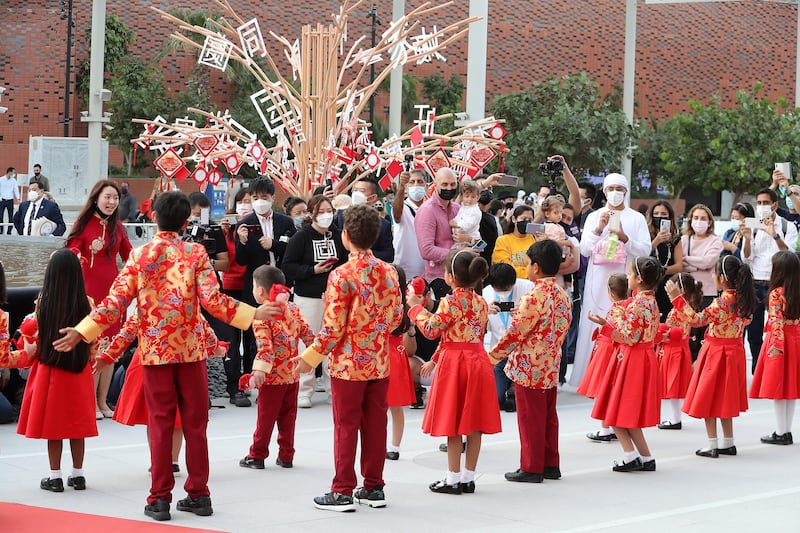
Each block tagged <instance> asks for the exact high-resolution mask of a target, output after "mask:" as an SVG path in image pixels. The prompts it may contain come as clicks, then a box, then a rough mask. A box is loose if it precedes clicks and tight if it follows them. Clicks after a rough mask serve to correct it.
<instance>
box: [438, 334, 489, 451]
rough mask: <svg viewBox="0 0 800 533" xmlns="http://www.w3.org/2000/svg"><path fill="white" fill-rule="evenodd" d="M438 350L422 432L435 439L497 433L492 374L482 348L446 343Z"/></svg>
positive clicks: (465, 344) (469, 344)
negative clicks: (477, 432)
mask: <svg viewBox="0 0 800 533" xmlns="http://www.w3.org/2000/svg"><path fill="white" fill-rule="evenodd" d="M439 350H440V352H439V363H438V364H437V365H436V374H435V376H434V378H433V384H432V385H431V391H430V395H429V397H428V406H427V408H426V409H425V416H424V418H423V419H422V431H424V432H425V433H427V434H429V435H432V436H434V437H453V436H455V435H468V434H470V433H472V432H474V431H480V432H481V433H499V432H500V431H501V429H502V428H501V426H500V407H499V405H498V404H497V391H496V389H495V384H494V372H493V370H492V365H491V363H490V362H489V356H488V355H487V354H486V351H485V350H484V348H483V345H482V344H480V343H467V342H445V343H442V344H441V345H440V346H439Z"/></svg>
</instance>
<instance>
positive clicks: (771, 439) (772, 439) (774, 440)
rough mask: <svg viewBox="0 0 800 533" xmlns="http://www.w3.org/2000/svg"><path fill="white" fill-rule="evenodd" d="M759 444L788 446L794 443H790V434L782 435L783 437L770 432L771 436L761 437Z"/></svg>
mask: <svg viewBox="0 0 800 533" xmlns="http://www.w3.org/2000/svg"><path fill="white" fill-rule="evenodd" d="M761 442H763V443H764V444H778V445H780V446H788V445H789V444H794V441H792V434H791V433H784V434H783V435H778V434H777V433H775V432H774V431H773V432H772V435H767V436H766V437H761Z"/></svg>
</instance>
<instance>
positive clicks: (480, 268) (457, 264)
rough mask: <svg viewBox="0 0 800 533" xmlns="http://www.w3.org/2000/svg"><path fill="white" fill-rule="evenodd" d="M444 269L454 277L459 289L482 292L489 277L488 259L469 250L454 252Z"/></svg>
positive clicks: (449, 256)
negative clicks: (464, 288) (484, 281)
mask: <svg viewBox="0 0 800 533" xmlns="http://www.w3.org/2000/svg"><path fill="white" fill-rule="evenodd" d="M444 268H445V270H446V271H447V272H449V273H450V275H451V276H453V280H454V281H455V283H456V286H457V287H466V288H469V289H475V290H476V291H480V290H481V289H482V288H483V280H485V279H486V277H487V276H488V275H489V263H487V262H486V259H484V258H483V257H481V256H479V255H477V254H476V253H475V252H472V251H469V250H467V249H463V248H462V249H461V250H453V251H451V252H450V253H449V254H448V255H447V259H445V264H444Z"/></svg>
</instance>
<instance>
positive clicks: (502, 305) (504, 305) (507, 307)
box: [494, 302, 514, 313]
mask: <svg viewBox="0 0 800 533" xmlns="http://www.w3.org/2000/svg"><path fill="white" fill-rule="evenodd" d="M494 305H496V306H497V308H498V309H500V311H501V312H506V313H507V312H509V311H513V310H514V302H495V303H494Z"/></svg>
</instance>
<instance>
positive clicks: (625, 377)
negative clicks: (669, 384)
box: [592, 343, 661, 428]
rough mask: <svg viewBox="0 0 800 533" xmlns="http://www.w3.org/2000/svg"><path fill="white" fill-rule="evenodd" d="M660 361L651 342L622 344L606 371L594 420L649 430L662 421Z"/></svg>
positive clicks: (614, 425) (596, 400) (622, 426)
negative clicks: (659, 378) (648, 428)
mask: <svg viewBox="0 0 800 533" xmlns="http://www.w3.org/2000/svg"><path fill="white" fill-rule="evenodd" d="M659 388H660V386H659V380H658V360H657V359H656V354H655V352H654V351H653V345H652V344H651V343H641V344H635V345H633V346H630V345H622V346H621V349H620V351H619V352H618V353H617V357H615V358H614V359H612V361H611V364H610V365H608V368H607V369H606V374H605V377H604V378H603V383H602V385H601V386H600V389H599V390H598V391H597V396H596V397H595V402H594V409H592V418H596V419H598V420H601V421H604V422H605V423H606V424H608V425H609V426H613V427H621V428H646V427H651V426H655V425H657V424H658V423H659V421H660V418H661V403H660V391H659Z"/></svg>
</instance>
